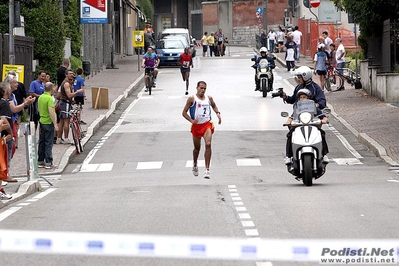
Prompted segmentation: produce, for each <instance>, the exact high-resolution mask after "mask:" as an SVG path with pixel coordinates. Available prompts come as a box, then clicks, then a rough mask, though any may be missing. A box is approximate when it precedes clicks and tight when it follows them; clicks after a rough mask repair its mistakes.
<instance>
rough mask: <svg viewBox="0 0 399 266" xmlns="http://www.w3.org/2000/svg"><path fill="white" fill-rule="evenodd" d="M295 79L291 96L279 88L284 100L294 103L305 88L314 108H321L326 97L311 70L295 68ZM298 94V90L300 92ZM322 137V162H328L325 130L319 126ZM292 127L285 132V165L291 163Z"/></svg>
mask: <svg viewBox="0 0 399 266" xmlns="http://www.w3.org/2000/svg"><path fill="white" fill-rule="evenodd" d="M295 76H296V77H295V79H296V81H297V82H298V85H297V86H296V87H295V89H294V94H293V95H292V96H287V95H286V93H285V92H284V91H283V90H281V93H280V97H281V98H283V100H284V102H286V103H290V104H295V103H296V102H297V101H298V100H299V96H300V94H301V93H302V92H303V89H307V90H308V91H309V95H308V98H309V99H311V100H313V101H314V102H315V105H316V108H318V109H320V110H323V109H324V108H325V107H326V105H327V102H326V97H325V95H324V92H323V90H322V89H321V88H320V86H319V85H318V84H317V83H315V82H314V81H313V80H312V70H311V69H310V68H309V67H307V66H302V67H299V68H298V69H296V70H295ZM300 91H301V93H299V95H298V92H300ZM319 130H320V133H321V137H322V144H323V151H322V155H323V163H325V164H327V163H329V159H328V157H327V155H326V154H327V153H328V146H327V142H326V138H325V135H326V134H325V132H324V130H322V129H321V128H320V129H319ZM293 131H294V128H293V127H291V128H290V131H289V132H288V134H287V144H286V157H285V159H284V162H285V164H286V165H289V164H291V162H292V159H291V158H292V156H293V154H292V141H291V139H292V132H293Z"/></svg>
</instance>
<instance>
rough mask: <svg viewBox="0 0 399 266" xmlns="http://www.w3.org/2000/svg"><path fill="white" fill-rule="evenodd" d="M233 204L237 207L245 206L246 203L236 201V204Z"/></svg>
mask: <svg viewBox="0 0 399 266" xmlns="http://www.w3.org/2000/svg"><path fill="white" fill-rule="evenodd" d="M233 204H234V205H236V206H241V205H244V203H243V202H242V201H236V202H233Z"/></svg>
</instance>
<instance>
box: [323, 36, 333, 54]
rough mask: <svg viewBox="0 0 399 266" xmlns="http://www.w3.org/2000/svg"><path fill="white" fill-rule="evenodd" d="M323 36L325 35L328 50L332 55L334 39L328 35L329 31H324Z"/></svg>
mask: <svg viewBox="0 0 399 266" xmlns="http://www.w3.org/2000/svg"><path fill="white" fill-rule="evenodd" d="M323 37H324V44H325V45H326V52H327V53H328V55H329V56H330V54H331V46H330V45H331V44H332V43H333V40H331V38H330V37H328V31H326V30H325V31H323Z"/></svg>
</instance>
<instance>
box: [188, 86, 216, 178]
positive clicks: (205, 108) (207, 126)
mask: <svg viewBox="0 0 399 266" xmlns="http://www.w3.org/2000/svg"><path fill="white" fill-rule="evenodd" d="M205 91H206V83H205V81H199V82H198V83H197V93H196V94H195V95H192V96H190V97H189V98H188V99H187V102H186V105H185V106H184V108H183V112H182V115H183V117H184V118H185V119H187V121H189V122H190V123H191V133H192V136H193V144H194V150H193V170H192V171H193V175H194V176H198V166H197V160H198V156H199V152H200V149H201V138H203V139H204V141H205V153H204V157H205V168H206V170H205V173H204V178H205V179H209V178H210V175H211V174H210V171H209V167H210V164H211V155H212V149H211V142H212V134H213V132H214V129H215V126H214V124H213V122H212V116H211V113H212V112H211V108H212V109H213V111H214V112H215V113H216V116H217V118H218V120H219V121H218V124H221V123H222V118H221V116H220V112H219V109H218V107H217V106H216V103H215V101H214V100H213V98H212V97H211V96H210V95H205Z"/></svg>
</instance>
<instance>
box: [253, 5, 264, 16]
mask: <svg viewBox="0 0 399 266" xmlns="http://www.w3.org/2000/svg"><path fill="white" fill-rule="evenodd" d="M255 13H256V14H259V15H263V8H261V7H257V8H256V10H255Z"/></svg>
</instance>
